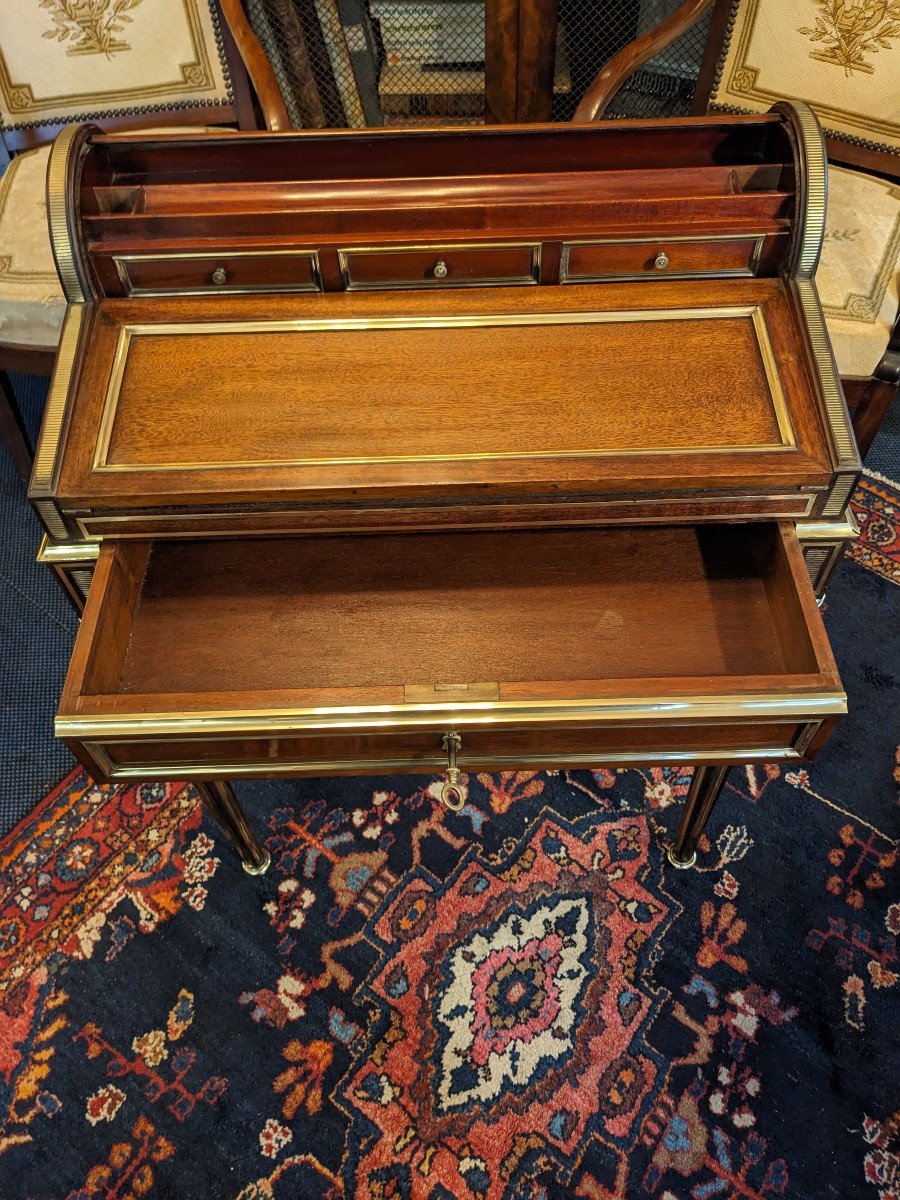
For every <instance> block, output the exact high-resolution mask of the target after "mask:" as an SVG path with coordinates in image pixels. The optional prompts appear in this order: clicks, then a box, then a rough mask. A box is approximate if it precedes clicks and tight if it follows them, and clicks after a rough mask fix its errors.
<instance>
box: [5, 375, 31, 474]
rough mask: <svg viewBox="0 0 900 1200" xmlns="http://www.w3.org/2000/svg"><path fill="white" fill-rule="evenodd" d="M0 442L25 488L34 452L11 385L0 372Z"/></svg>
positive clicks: (7, 378) (6, 377)
mask: <svg viewBox="0 0 900 1200" xmlns="http://www.w3.org/2000/svg"><path fill="white" fill-rule="evenodd" d="M0 441H2V442H3V444H4V445H5V446H6V448H7V450H8V451H9V453H10V457H11V458H12V460H13V465H14V466H15V468H16V470H17V471H18V473H19V476H20V478H21V480H22V482H23V483H24V484H25V486H26V487H27V486H28V481H29V480H30V479H31V467H32V464H33V462H34V451H33V450H32V448H31V442H30V441H29V440H28V434H27V433H26V432H25V423H24V421H23V420H22V413H21V411H20V410H19V405H18V403H17V401H16V396H15V393H14V392H13V388H12V384H11V383H10V381H9V376H8V375H7V374H6V372H5V371H0Z"/></svg>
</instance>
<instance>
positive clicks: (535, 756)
mask: <svg viewBox="0 0 900 1200" xmlns="http://www.w3.org/2000/svg"><path fill="white" fill-rule="evenodd" d="M820 724H821V722H820V721H810V722H808V723H807V724H806V725H804V727H803V729H802V730H801V731H800V733H799V735H798V736H797V737H796V738H794V740H793V741H791V742H788V743H787V744H781V745H775V746H765V747H762V748H756V749H750V748H747V747H739V746H735V747H730V748H728V749H725V750H653V751H652V756H653V759H654V761H655V762H660V763H691V762H701V763H710V762H721V763H727V762H785V761H787V762H790V761H793V760H795V759H797V758H800V757H802V755H803V752H804V751H805V749H806V747H807V746H808V745H809V742H810V741H811V740H812V738H813V737H814V736H815V733H816V731H817V730H818V728H819V726H820ZM84 747H85V750H86V751H87V752H88V754H89V755H90V756H91V758H92V759H93V760H94V761H95V762H96V763H97V766H98V767H99V768H100V770H101V771H102V772H103V774H104V776H106V777H107V778H110V779H142V780H143V779H172V778H173V777H174V776H176V775H177V776H178V778H179V779H207V778H208V777H209V774H210V771H213V772H214V773H215V774H216V776H217V777H229V776H246V777H253V778H259V777H271V774H272V762H271V760H267V761H259V762H254V761H248V762H240V763H232V762H228V761H227V760H224V761H222V762H217V763H214V764H213V763H209V762H205V763H204V762H197V763H171V764H169V765H166V764H158V763H154V764H148V765H146V766H142V765H140V764H136V765H127V766H120V765H118V764H117V763H116V762H115V761H114V760H113V758H112V756H111V751H114V749H115V746H114V744H113V745H101V744H99V743H96V742H85V743H84ZM647 754H648V751H646V750H624V751H618V752H617V751H614V750H608V751H607V750H597V751H587V750H586V751H584V752H583V753H580V754H579V753H566V754H558V753H556V754H554V753H547V754H541V753H531V752H528V753H526V754H520V755H502V754H479V755H477V756H476V759H475V761H476V762H477V765H478V767H479V768H481V767H487V768H496V769H497V770H504V769H506V768H514V767H520V766H523V765H525V764H527V765H529V766H534V767H546V768H554V769H558V768H565V767H570V766H573V767H574V766H578V765H581V766H584V765H585V764H586V763H592V764H596V765H598V766H599V765H602V764H611V765H619V766H630V765H640V764H642V763H646V762H647ZM441 767H442V760H441V758H440V756H439V755H438V754H437V753H435V757H434V759H433V760H428V759H409V758H401V757H397V758H388V757H384V758H371V759H365V758H363V759H340V760H315V761H312V760H304V759H299V758H298V759H293V760H291V759H283V758H280V759H279V762H278V769H279V771H280V772H283V773H285V772H286V773H291V772H293V773H297V774H306V775H328V774H334V773H339V772H342V771H343V772H353V773H358V774H371V775H377V774H384V773H385V772H388V771H407V772H409V773H412V774H420V775H427V774H439V773H440V771H441ZM429 768H432V770H429ZM463 769H466V768H465V767H463Z"/></svg>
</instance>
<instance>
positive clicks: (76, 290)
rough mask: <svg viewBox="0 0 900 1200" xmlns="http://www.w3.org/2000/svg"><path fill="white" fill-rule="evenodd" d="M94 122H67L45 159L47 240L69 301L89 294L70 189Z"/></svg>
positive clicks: (77, 302)
mask: <svg viewBox="0 0 900 1200" xmlns="http://www.w3.org/2000/svg"><path fill="white" fill-rule="evenodd" d="M96 132H98V130H97V127H96V126H95V125H67V126H65V128H64V129H63V130H62V131H61V132H60V133H59V134H58V135H57V137H56V140H55V141H54V143H53V145H52V147H51V149H50V157H49V159H48V161H47V185H46V187H47V222H48V224H49V226H50V244H51V246H52V248H53V258H54V260H55V262H56V271H57V274H58V275H59V281H60V283H61V285H62V290H63V295H64V296H65V298H66V300H68V302H69V303H70V304H83V303H84V301H85V300H87V299H88V297H89V296H90V295H91V294H92V289H91V287H90V284H89V282H88V274H87V268H86V266H85V264H84V262H83V261H82V257H81V247H80V245H79V242H78V237H77V234H76V231H75V229H74V227H73V225H72V217H73V214H71V213H70V211H69V200H68V197H69V192H70V190H74V188H75V187H76V186H77V175H78V170H77V167H78V160H79V159H80V157H81V149H82V147H83V145H84V143H85V142H86V141H87V139H88V137H89V136H90V135H91V134H92V133H96Z"/></svg>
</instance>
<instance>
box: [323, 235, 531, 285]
mask: <svg viewBox="0 0 900 1200" xmlns="http://www.w3.org/2000/svg"><path fill="white" fill-rule="evenodd" d="M540 251H541V247H540V243H528V244H518V245H504V246H484V245H481V246H461V245H456V246H453V245H449V246H397V247H390V248H388V247H382V248H377V249H375V248H372V249H369V248H362V247H361V248H357V249H345V250H341V251H340V252H339V258H340V264H341V276H342V278H343V281H344V287H346V288H347V289H349V290H350V291H360V290H366V289H372V288H452V287H475V286H477V287H484V286H485V285H491V284H504V283H510V284H523V283H537V282H538V280H539V278H540V265H541V253H540Z"/></svg>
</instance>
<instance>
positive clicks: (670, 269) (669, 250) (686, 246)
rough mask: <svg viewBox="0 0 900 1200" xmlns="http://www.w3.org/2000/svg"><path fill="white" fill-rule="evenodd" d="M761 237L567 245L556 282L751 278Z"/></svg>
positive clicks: (570, 243)
mask: <svg viewBox="0 0 900 1200" xmlns="http://www.w3.org/2000/svg"><path fill="white" fill-rule="evenodd" d="M764 240H765V239H764V237H762V236H760V237H753V236H749V237H746V236H743V237H734V238H671V239H667V238H665V237H663V238H659V239H654V240H651V239H640V240H636V241H602V242H567V243H565V244H564V246H563V256H562V267H561V271H560V279H561V282H563V283H588V282H591V281H594V280H603V279H673V278H674V279H691V278H695V277H702V276H706V275H717V276H732V275H754V274H755V273H756V265H757V262H758V260H759V256H760V254H761V252H762V247H763V243H764Z"/></svg>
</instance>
